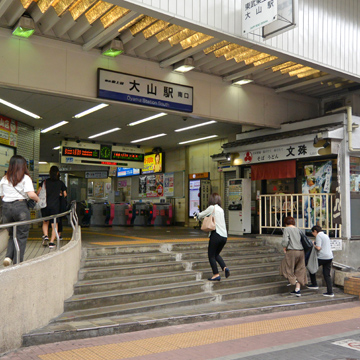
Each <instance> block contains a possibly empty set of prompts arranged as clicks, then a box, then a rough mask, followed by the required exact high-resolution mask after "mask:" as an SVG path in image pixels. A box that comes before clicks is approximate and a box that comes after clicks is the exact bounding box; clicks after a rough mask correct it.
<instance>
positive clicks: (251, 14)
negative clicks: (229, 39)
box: [241, 0, 278, 35]
mask: <svg viewBox="0 0 360 360" xmlns="http://www.w3.org/2000/svg"><path fill="white" fill-rule="evenodd" d="M277 1H278V0H242V3H241V11H242V34H243V35H245V34H247V33H249V32H252V31H255V30H257V29H259V28H262V27H264V26H265V25H268V24H270V23H272V22H273V21H275V20H276V19H277Z"/></svg>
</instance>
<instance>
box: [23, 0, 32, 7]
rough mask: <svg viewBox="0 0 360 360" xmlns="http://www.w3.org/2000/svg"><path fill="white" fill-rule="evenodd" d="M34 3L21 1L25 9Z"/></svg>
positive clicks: (29, 0)
mask: <svg viewBox="0 0 360 360" xmlns="http://www.w3.org/2000/svg"><path fill="white" fill-rule="evenodd" d="M32 2H33V0H21V5H22V6H23V8H24V9H27V8H28V7H29V6H30V4H31V3H32Z"/></svg>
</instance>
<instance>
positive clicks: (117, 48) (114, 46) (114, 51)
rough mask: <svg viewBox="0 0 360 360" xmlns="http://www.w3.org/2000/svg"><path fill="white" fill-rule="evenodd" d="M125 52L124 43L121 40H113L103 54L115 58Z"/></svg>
mask: <svg viewBox="0 0 360 360" xmlns="http://www.w3.org/2000/svg"><path fill="white" fill-rule="evenodd" d="M123 52H124V46H123V43H122V42H121V41H120V40H111V41H110V42H109V43H108V44H106V45H105V46H104V47H103V48H102V54H103V55H105V56H110V57H115V56H118V55H120V54H122V53H123Z"/></svg>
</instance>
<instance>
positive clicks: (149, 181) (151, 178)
mask: <svg viewBox="0 0 360 360" xmlns="http://www.w3.org/2000/svg"><path fill="white" fill-rule="evenodd" d="M146 197H157V191H156V175H147V176H146Z"/></svg>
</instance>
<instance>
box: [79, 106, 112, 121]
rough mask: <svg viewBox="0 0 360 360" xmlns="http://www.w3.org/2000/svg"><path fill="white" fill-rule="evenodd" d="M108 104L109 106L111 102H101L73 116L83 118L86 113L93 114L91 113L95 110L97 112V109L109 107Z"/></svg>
mask: <svg viewBox="0 0 360 360" xmlns="http://www.w3.org/2000/svg"><path fill="white" fill-rule="evenodd" d="M107 106H109V104H104V103H101V104H99V105H96V106H94V107H92V108H90V109H88V110H85V111H83V112H81V113H79V114H76V115H74V116H73V117H74V118H75V119H79V118H81V117H83V116H85V115H88V114H91V113H93V112H95V111H98V110H100V109H102V108H104V107H107Z"/></svg>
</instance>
